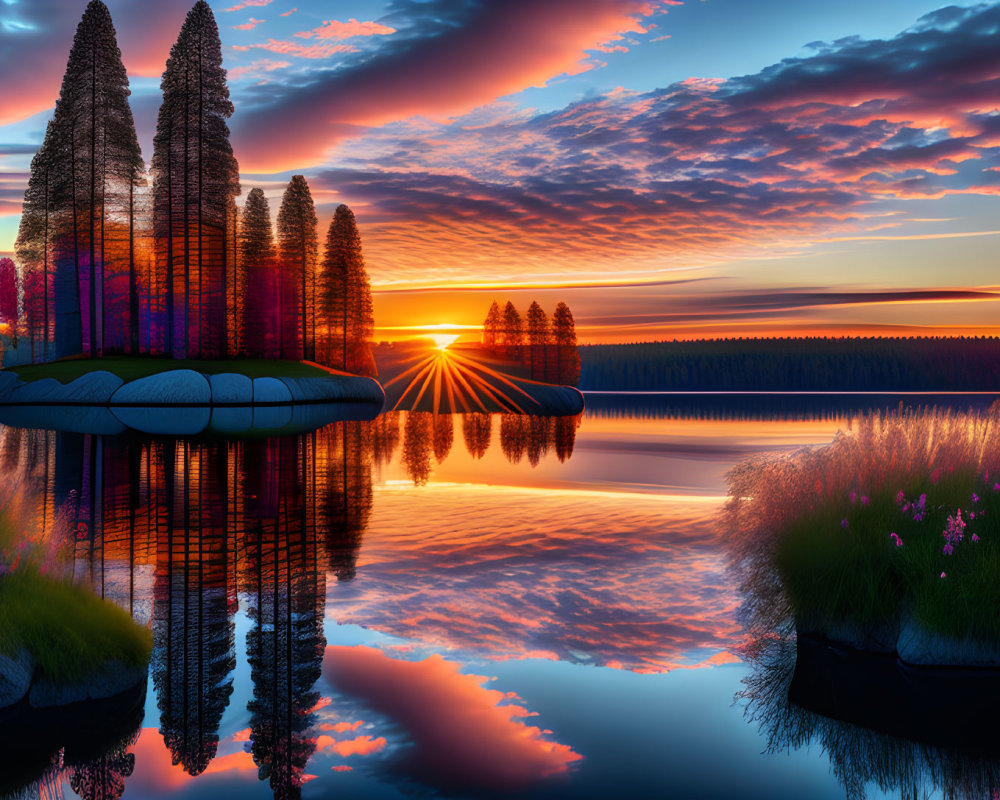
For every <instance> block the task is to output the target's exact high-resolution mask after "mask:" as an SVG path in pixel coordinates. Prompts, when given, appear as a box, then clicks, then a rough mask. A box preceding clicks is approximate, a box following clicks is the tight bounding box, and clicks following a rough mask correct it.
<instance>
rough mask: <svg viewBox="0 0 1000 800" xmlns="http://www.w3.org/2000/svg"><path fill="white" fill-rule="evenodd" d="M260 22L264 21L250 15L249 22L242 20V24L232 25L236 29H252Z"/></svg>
mask: <svg viewBox="0 0 1000 800" xmlns="http://www.w3.org/2000/svg"><path fill="white" fill-rule="evenodd" d="M262 22H264V20H262V19H255V18H253V17H250V21H249V22H244V23H243V24H242V25H233V27H234V28H235V29H236V30H238V31H252V30H253V29H254V28H256V27H257V26H258V25H260V24H261V23H262Z"/></svg>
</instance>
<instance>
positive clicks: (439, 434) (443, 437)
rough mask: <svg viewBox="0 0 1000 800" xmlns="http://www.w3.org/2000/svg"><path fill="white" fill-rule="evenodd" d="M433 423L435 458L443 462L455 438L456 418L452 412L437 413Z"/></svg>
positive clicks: (440, 462) (438, 461) (439, 462)
mask: <svg viewBox="0 0 1000 800" xmlns="http://www.w3.org/2000/svg"><path fill="white" fill-rule="evenodd" d="M431 424H432V426H433V429H434V460H435V461H437V463H438V464H442V463H444V460H445V459H446V458H447V457H448V454H449V453H450V452H451V446H452V443H453V442H454V440H455V418H454V417H453V416H452V415H451V414H435V415H434V417H433V420H432V423H431Z"/></svg>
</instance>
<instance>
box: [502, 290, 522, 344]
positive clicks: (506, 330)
mask: <svg viewBox="0 0 1000 800" xmlns="http://www.w3.org/2000/svg"><path fill="white" fill-rule="evenodd" d="M501 338H502V345H503V348H504V354H505V355H506V356H507V358H519V357H520V355H521V348H522V347H524V323H522V322H521V315H520V314H518V313H517V309H516V308H514V304H513V303H512V302H510V300H508V301H507V305H505V306H504V307H503V329H502V334H501Z"/></svg>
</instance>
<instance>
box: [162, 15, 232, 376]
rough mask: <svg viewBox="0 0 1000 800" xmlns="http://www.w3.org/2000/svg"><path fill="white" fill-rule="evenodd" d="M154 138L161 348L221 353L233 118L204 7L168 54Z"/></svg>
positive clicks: (211, 19) (180, 353)
mask: <svg viewBox="0 0 1000 800" xmlns="http://www.w3.org/2000/svg"><path fill="white" fill-rule="evenodd" d="M160 87H161V89H162V90H163V103H162V104H161V105H160V112H159V116H158V118H157V123H156V135H155V138H154V139H153V163H152V167H153V214H154V231H155V236H156V241H157V267H158V272H159V273H161V274H162V278H163V280H164V283H165V286H164V291H165V294H166V349H167V351H168V352H170V353H171V354H172V355H174V356H177V357H185V356H205V357H219V356H223V355H225V354H227V353H228V351H229V342H228V331H229V326H228V324H227V318H228V316H229V314H228V313H227V312H228V309H227V305H228V304H229V302H231V301H230V300H229V298H230V292H229V291H228V286H227V278H228V275H229V272H230V269H231V265H230V264H228V263H227V259H229V258H231V253H232V247H231V242H232V240H233V237H234V231H233V220H234V215H233V214H232V209H233V202H234V198H235V196H236V195H237V194H238V193H239V169H238V167H237V164H236V159H235V157H234V156H233V150H232V146H231V145H230V143H229V128H228V126H227V125H226V120H227V119H228V118H229V117H230V116H231V115H232V113H233V104H232V103H231V102H230V100H229V88H228V86H227V84H226V71H225V69H223V67H222V46H221V44H220V42H219V29H218V26H217V25H216V22H215V16H214V15H213V14H212V9H211V8H209V5H208V3H206V2H204V0H198V2H197V3H195V4H194V7H193V8H192V9H191V11H190V12H188V15H187V19H185V20H184V24H183V26H181V30H180V34H179V35H178V37H177V41H176V42H175V43H174V46H173V47H172V48H171V49H170V57H169V58H168V59H167V67H166V70H165V71H164V73H163V78H162V80H161V83H160Z"/></svg>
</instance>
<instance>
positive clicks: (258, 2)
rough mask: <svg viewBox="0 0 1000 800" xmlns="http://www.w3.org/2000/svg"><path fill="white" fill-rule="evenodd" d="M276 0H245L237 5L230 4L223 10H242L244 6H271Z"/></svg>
mask: <svg viewBox="0 0 1000 800" xmlns="http://www.w3.org/2000/svg"><path fill="white" fill-rule="evenodd" d="M273 2H274V0H243V2H241V3H239V4H238V5H235V6H230V7H229V8H224V9H222V10H223V11H227V12H228V11H242V10H243V9H244V8H261V7H263V6H269V5H271V3H273Z"/></svg>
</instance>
